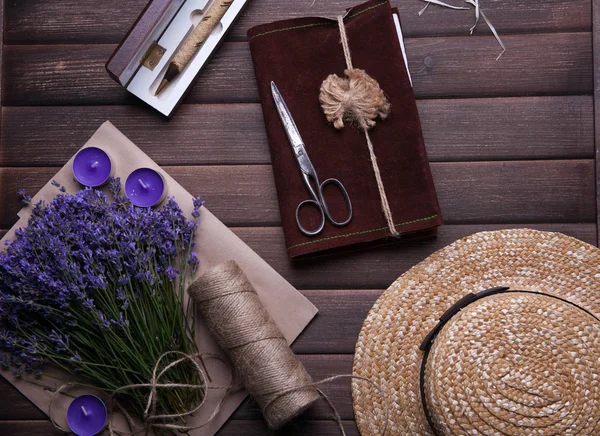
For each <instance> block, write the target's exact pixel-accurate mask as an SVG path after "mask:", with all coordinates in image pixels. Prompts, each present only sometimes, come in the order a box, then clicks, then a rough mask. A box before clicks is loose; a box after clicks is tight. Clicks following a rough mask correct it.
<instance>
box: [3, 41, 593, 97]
mask: <svg viewBox="0 0 600 436" xmlns="http://www.w3.org/2000/svg"><path fill="white" fill-rule="evenodd" d="M503 40H504V43H505V44H506V46H507V47H509V49H508V51H507V52H506V53H505V55H504V56H503V57H502V58H501V60H499V61H496V60H495V58H496V54H497V52H498V47H497V42H496V41H495V39H494V38H493V37H491V36H473V37H468V36H464V37H463V36H461V37H431V38H413V39H409V40H407V42H406V45H407V52H408V61H409V67H410V71H411V75H412V78H413V83H414V89H415V95H416V96H417V97H418V98H441V97H502V96H519V95H546V94H548V95H558V94H561V95H562V94H591V93H592V91H593V71H592V66H591V65H592V40H591V33H589V32H583V33H562V34H558V33H557V34H552V35H544V34H539V35H537V34H536V35H514V36H506V37H504V39H503ZM114 48H115V46H114V45H52V46H23V45H17V46H6V48H5V54H4V56H5V98H4V102H5V105H64V104H73V105H79V104H137V105H141V103H139V102H138V101H137V100H135V98H134V97H133V96H131V95H127V93H126V91H125V90H124V89H123V88H121V87H120V86H119V85H118V84H117V83H115V82H113V81H112V79H110V78H109V77H108V74H107V73H106V71H105V70H104V63H105V62H106V59H108V57H109V55H110V54H111V52H112V50H113V49H114ZM233 83H235V86H231V84H233ZM258 101H259V98H258V92H257V89H256V83H255V78H254V70H253V66H252V61H251V59H250V51H249V48H248V44H247V43H244V42H240V43H226V44H223V46H222V47H221V49H220V50H219V51H218V52H217V53H216V54H215V56H214V58H213V60H212V61H211V62H210V63H209V64H208V65H207V67H206V69H205V70H204V71H203V72H202V74H200V76H199V77H198V79H197V80H196V82H195V83H194V85H193V86H192V87H191V90H190V94H189V96H188V97H187V98H186V99H184V102H185V103H209V102H212V103H215V102H226V103H227V102H229V103H231V102H237V103H239V102H258Z"/></svg>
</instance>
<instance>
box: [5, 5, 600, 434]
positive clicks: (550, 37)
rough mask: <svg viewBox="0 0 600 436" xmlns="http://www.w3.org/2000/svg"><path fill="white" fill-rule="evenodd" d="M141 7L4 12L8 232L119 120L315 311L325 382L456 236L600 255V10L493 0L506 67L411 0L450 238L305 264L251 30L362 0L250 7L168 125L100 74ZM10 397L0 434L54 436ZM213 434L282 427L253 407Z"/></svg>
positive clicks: (407, 10)
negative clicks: (399, 283) (290, 221)
mask: <svg viewBox="0 0 600 436" xmlns="http://www.w3.org/2000/svg"><path fill="white" fill-rule="evenodd" d="M145 2H146V0H127V1H123V0H102V1H98V0H60V1H56V0H6V1H4V2H3V5H2V6H3V7H2V12H3V14H4V20H3V26H4V32H3V38H4V41H3V44H2V45H0V50H1V51H2V56H1V57H0V61H1V63H2V75H1V80H2V87H1V89H2V99H1V103H2V115H1V116H2V119H1V148H0V188H1V192H0V229H7V228H10V227H11V226H12V225H13V224H14V223H15V221H16V212H17V211H18V209H19V207H20V205H19V199H18V198H17V196H16V195H15V192H16V191H17V190H18V189H20V188H25V189H26V190H27V191H29V192H30V193H34V192H36V191H37V190H38V189H39V188H40V187H41V186H42V185H43V184H44V183H45V182H46V181H47V180H48V179H49V178H50V177H51V176H52V175H53V174H54V172H55V171H56V169H57V167H59V166H61V165H63V164H64V162H65V161H67V160H68V159H69V158H70V157H71V155H72V154H73V153H74V152H75V151H76V150H77V149H78V148H79V147H80V146H81V145H82V144H83V143H84V142H85V141H86V140H87V139H88V138H89V137H90V135H91V134H92V133H93V132H94V130H95V129H96V128H97V127H98V126H99V125H100V124H101V123H102V122H103V121H105V120H110V121H112V122H113V123H114V124H115V125H116V126H117V127H118V128H119V129H121V130H122V131H123V132H124V133H125V134H126V135H127V136H128V137H129V138H130V139H131V140H132V141H133V142H135V143H136V144H137V145H138V146H140V147H141V148H142V149H144V150H145V151H146V152H147V153H148V154H149V155H150V157H152V158H153V159H155V160H156V161H157V162H158V163H159V164H161V165H163V166H165V168H166V170H167V171H168V172H169V173H171V174H172V175H173V176H174V177H175V178H176V179H177V180H178V181H179V182H180V183H181V184H182V185H183V186H184V187H186V188H187V189H188V190H189V191H190V192H192V193H193V194H201V195H202V196H203V197H205V199H206V200H207V201H208V205H209V208H210V209H211V211H212V212H213V213H215V214H216V216H217V217H219V218H220V219H221V220H222V221H223V222H225V223H226V224H228V225H229V226H231V228H232V229H233V230H234V231H235V232H236V233H237V234H238V235H239V236H240V237H241V238H242V239H243V240H244V241H246V242H247V243H248V244H249V245H250V246H251V247H252V248H253V249H254V250H256V251H257V252H258V253H259V254H260V255H261V256H263V257H264V258H265V259H266V260H267V262H269V263H270V264H271V265H272V266H273V267H274V268H275V269H276V270H277V271H279V272H280V273H281V274H282V275H283V276H284V277H285V278H286V279H288V280H289V281H290V282H291V283H292V284H293V285H295V286H296V287H297V288H298V289H300V290H302V292H303V293H304V294H305V295H306V296H307V297H308V298H309V299H310V300H311V301H312V302H313V303H314V304H315V305H316V306H317V307H318V308H319V309H320V314H319V315H318V317H317V319H316V320H315V321H314V322H313V323H312V324H311V325H310V326H309V328H308V329H307V330H306V331H305V332H304V333H303V334H302V336H301V337H300V338H299V339H298V341H297V342H296V343H295V344H294V347H293V348H294V350H295V351H296V352H297V353H298V354H299V356H300V359H301V360H302V361H303V362H304V363H305V364H306V366H307V367H308V369H309V371H310V372H311V374H312V375H313V376H314V377H315V378H316V379H320V378H323V377H326V376H329V375H332V374H337V373H349V372H351V370H352V353H353V351H354V344H355V341H356V338H357V335H358V332H359V330H360V327H361V324H362V322H363V319H364V318H365V316H366V314H367V312H368V310H369V308H370V307H371V305H372V304H373V303H374V301H375V300H376V299H377V297H378V296H379V295H380V294H381V292H382V290H383V289H385V288H386V287H387V286H389V284H390V283H391V282H392V281H393V280H394V279H395V278H396V277H397V276H398V275H400V274H401V273H403V272H404V271H406V270H407V269H408V268H410V267H411V266H413V265H415V264H416V263H417V262H419V261H420V260H422V259H423V258H425V257H426V256H428V255H429V254H431V253H432V252H434V251H435V250H437V249H439V248H441V247H443V246H445V245H447V244H449V243H451V242H453V241H454V240H456V239H457V238H460V237H463V236H466V235H469V234H471V233H474V232H478V231H482V230H491V229H501V228H508V227H524V226H526V227H533V228H536V229H542V230H551V231H560V232H564V233H567V234H569V235H572V236H575V237H577V238H580V239H582V240H584V241H587V242H589V243H592V244H596V243H597V237H598V227H597V219H598V213H597V206H596V177H595V174H596V167H597V165H596V162H595V156H596V141H595V136H594V132H595V129H594V124H595V113H594V89H600V83H598V82H596V80H597V79H595V75H594V66H593V64H594V53H593V52H594V50H593V48H594V40H595V41H596V44H595V46H596V47H600V45H598V44H600V36H599V35H598V34H597V33H598V32H596V35H595V34H594V32H593V28H592V22H593V12H594V13H595V14H596V16H597V17H596V20H595V21H596V23H600V21H599V20H600V15H598V14H600V12H599V11H600V0H504V1H493V0H481V4H482V8H483V9H484V11H485V12H486V13H487V15H488V17H489V18H490V19H491V20H492V22H493V24H495V26H496V28H497V30H498V31H499V32H500V34H501V35H502V38H503V40H504V42H505V44H506V46H507V48H508V51H507V52H506V54H505V55H504V57H503V58H502V59H501V60H500V61H498V62H496V61H495V58H496V55H497V54H498V52H499V48H498V46H497V44H496V42H495V40H494V38H493V36H491V33H490V32H489V30H488V29H487V27H486V26H485V24H483V22H482V24H480V25H479V27H478V28H477V31H476V33H475V35H474V36H468V29H469V27H470V26H471V24H472V20H473V15H472V13H470V12H459V11H450V10H448V9H442V8H439V7H436V6H431V7H430V8H429V9H428V10H427V11H426V12H425V14H424V15H423V16H422V17H419V16H418V15H417V12H418V10H419V9H420V8H421V7H422V6H423V3H422V2H421V1H419V0H400V1H399V2H398V6H399V8H400V11H401V14H402V20H403V25H404V33H405V36H406V37H407V39H406V48H407V52H408V58H409V65H410V70H411V74H412V78H413V81H414V88H415V92H416V95H417V98H418V99H419V101H418V104H419V110H420V114H421V118H422V123H423V130H424V134H425V142H426V144H427V148H428V152H429V157H430V159H431V162H432V168H433V174H434V178H435V182H436V185H437V189H438V194H439V198H440V202H441V205H442V210H443V212H444V215H445V219H446V225H445V226H444V227H443V229H442V230H441V233H440V236H439V237H438V238H437V240H430V241H424V242H411V243H408V244H405V245H403V246H395V247H386V248H379V249H375V250H371V251H365V252H360V253H354V254H350V255H345V256H337V257H332V258H328V259H320V260H316V261H310V262H303V263H291V262H290V261H288V259H287V257H286V251H285V246H284V242H283V234H282V231H281V227H280V221H279V212H278V208H277V201H276V195H275V187H274V183H273V178H272V173H271V166H270V158H269V153H268V148H267V143H266V139H265V131H264V127H263V123H262V116H261V109H260V105H259V104H258V94H257V90H256V85H255V80H254V72H253V68H252V62H251V60H250V52H249V50H248V44H247V43H246V36H245V35H246V30H247V29H248V28H249V27H250V26H252V25H255V24H259V23H264V22H268V21H273V20H276V19H283V18H288V17H297V16H303V15H308V14H311V15H328V16H333V15H336V14H339V13H340V12H342V11H343V10H344V9H345V8H346V7H348V6H350V5H353V4H355V3H358V0H333V1H327V0H316V1H315V2H314V5H312V3H313V0H294V1H282V0H254V1H252V3H251V4H250V6H249V7H248V9H247V10H246V12H245V13H244V15H243V16H242V18H241V19H240V20H239V22H238V23H237V24H236V25H235V27H234V29H233V31H232V32H231V34H230V35H229V37H228V39H227V42H226V43H225V44H224V45H223V46H222V48H221V49H220V51H219V52H218V54H217V55H216V56H215V58H214V60H213V61H212V62H211V64H210V66H209V67H208V68H207V69H206V70H205V72H204V73H203V74H202V75H201V77H200V78H199V79H198V81H197V82H196V84H195V85H194V87H193V89H192V91H191V93H190V95H189V96H188V97H187V99H186V100H185V104H184V105H183V106H182V107H181V109H180V110H179V112H178V113H177V114H176V116H175V117H174V118H173V119H172V120H171V121H166V120H164V119H163V118H161V117H160V116H158V115H157V114H155V113H154V112H152V111H151V110H150V109H148V108H147V107H145V106H144V105H142V104H141V103H139V102H138V101H136V99H135V98H133V97H132V96H130V95H127V94H126V93H125V92H124V91H123V90H122V89H121V88H119V87H118V86H117V85H116V84H115V83H114V82H113V81H112V80H110V79H109V77H108V76H107V74H106V72H105V71H104V62H105V61H106V59H107V58H108V56H109V55H110V53H111V52H112V51H113V50H114V48H115V46H116V44H117V43H118V42H119V40H120V39H121V37H122V36H123V35H124V34H125V33H126V31H127V29H128V28H129V27H130V26H131V24H132V23H133V21H134V20H135V17H136V16H137V14H139V12H140V11H141V10H142V8H143V7H144V4H145ZM593 3H594V4H595V6H596V8H595V11H593V6H594V5H593ZM311 5H312V6H311ZM482 21H483V20H482ZM595 83H596V86H595ZM598 127H599V129H598V131H600V126H598ZM0 388H1V389H2V391H1V395H0V434H2V435H28V436H35V435H48V434H60V433H59V432H56V431H55V430H54V429H53V427H52V425H51V424H50V423H49V421H48V420H47V418H46V416H45V415H44V414H43V413H42V412H40V411H39V410H38V409H37V408H36V407H35V406H33V405H32V404H31V403H30V402H29V401H28V400H27V399H26V398H25V397H23V396H22V395H21V394H20V393H19V392H18V391H16V390H15V389H13V388H12V387H11V386H10V385H9V384H8V383H7V382H6V381H4V380H3V379H0ZM326 391H327V393H328V394H330V398H331V399H332V400H333V402H334V403H335V405H336V406H337V408H338V410H339V412H340V414H341V416H342V418H343V419H344V420H345V422H346V426H347V429H348V434H349V435H357V434H358V431H357V430H356V427H355V425H354V422H353V412H352V400H351V395H350V388H349V386H348V384H347V383H346V382H340V383H337V384H335V385H333V386H330V387H328V388H326ZM329 417H330V412H329V411H328V409H327V408H326V407H325V406H324V405H319V406H318V407H315V408H313V409H312V410H311V411H310V412H309V413H308V414H307V415H306V416H305V417H303V418H301V419H300V420H298V421H297V422H295V423H294V424H293V425H291V426H289V427H288V428H286V429H285V430H284V431H281V432H279V433H277V434H280V435H300V434H302V435H304V434H315V435H337V434H338V432H337V430H336V428H335V425H334V424H333V423H332V422H331V421H330V420H328V418H329ZM219 434H220V435H223V436H225V435H239V434H243V435H248V436H249V435H267V434H271V432H270V431H269V430H268V429H267V427H266V425H265V424H264V422H263V420H262V418H261V415H260V413H259V412H258V411H257V408H256V406H254V405H252V404H251V403H249V402H247V403H245V405H244V406H242V407H241V408H240V410H238V411H237V412H236V414H235V415H234V417H233V419H232V420H230V421H229V422H228V423H227V424H226V425H225V427H224V428H223V430H222V431H221V432H220V433H219Z"/></svg>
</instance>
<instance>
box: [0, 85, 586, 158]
mask: <svg viewBox="0 0 600 436" xmlns="http://www.w3.org/2000/svg"><path fill="white" fill-rule="evenodd" d="M593 104H594V102H593V98H592V97H591V96H564V97H563V96H561V97H526V98H495V99H479V98H473V99H446V100H444V99H442V100H420V101H418V106H419V114H420V117H421V123H422V127H423V134H424V137H425V143H426V144H427V152H428V155H429V159H430V160H431V161H433V162H444V161H465V160H470V161H477V160H487V161H489V160H513V159H565V158H569V159H572V158H593V157H594V108H593ZM105 120H110V121H111V122H112V123H113V124H114V125H115V126H117V128H118V129H119V130H121V131H122V132H123V133H124V134H125V135H126V136H127V137H128V138H129V139H131V140H132V141H133V142H134V143H135V144H137V145H138V146H140V147H142V148H143V149H144V150H145V151H146V153H148V155H150V157H152V158H153V159H154V160H155V161H156V162H157V163H159V164H160V165H231V164H268V163H270V161H271V158H270V155H269V150H268V145H267V138H266V133H265V128H264V123H263V118H262V112H261V108H260V105H259V104H256V103H252V104H239V105H227V104H206V105H184V106H182V107H181V108H180V109H179V111H178V112H177V116H176V117H174V118H173V119H171V120H168V121H167V120H165V119H164V118H163V117H160V116H158V115H157V114H155V113H153V112H150V111H149V110H140V109H139V108H137V107H132V106H76V107H70V106H59V107H7V108H5V109H4V111H3V113H2V126H1V127H0V129H1V130H2V131H3V132H4V135H3V138H2V148H1V149H0V166H58V165H62V164H63V163H64V162H66V161H68V160H69V159H70V158H71V156H72V155H73V154H74V153H75V152H76V151H77V150H78V149H79V147H81V145H83V144H84V143H85V142H86V141H87V140H88V139H89V137H90V136H91V135H92V134H93V132H94V130H95V129H96V128H97V126H99V125H100V124H101V123H103V122H104V121H105Z"/></svg>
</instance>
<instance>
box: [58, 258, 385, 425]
mask: <svg viewBox="0 0 600 436" xmlns="http://www.w3.org/2000/svg"><path fill="white" fill-rule="evenodd" d="M188 293H189V294H190V297H191V298H192V300H193V301H194V302H195V303H196V307H198V309H199V310H200V312H201V313H202V316H203V319H204V321H205V323H206V325H207V327H208V329H209V331H210V332H211V333H212V334H213V335H214V337H215V338H216V339H217V342H218V343H219V345H220V346H221V348H222V349H223V351H225V353H226V354H227V356H228V357H229V359H230V361H231V365H229V364H228V363H227V362H226V361H225V360H223V359H222V358H221V357H220V356H218V355H216V354H210V353H199V354H191V355H188V354H184V353H181V352H177V351H170V352H167V353H164V354H163V355H162V356H160V358H159V359H158V360H157V362H156V365H155V366H154V369H153V371H152V378H151V380H150V381H149V382H148V383H141V384H133V385H128V386H123V387H121V388H119V389H117V390H115V391H114V392H113V393H112V394H111V395H110V396H109V399H108V408H109V410H108V420H107V427H108V430H109V433H110V436H134V435H137V434H140V433H145V432H147V431H148V430H150V429H153V428H154V429H162V430H170V431H173V432H176V431H177V432H182V433H186V432H189V431H191V430H196V429H199V428H202V427H205V426H206V425H208V424H209V423H211V422H212V421H213V420H214V419H215V418H216V417H217V415H218V414H219V411H220V410H221V406H222V404H223V403H224V401H225V399H226V398H227V395H228V394H229V393H230V392H231V391H233V390H235V389H239V388H240V387H241V386H242V385H243V387H244V388H245V389H246V391H247V392H248V393H249V394H250V396H251V397H252V398H253V399H254V401H256V403H257V404H258V405H259V407H260V408H261V410H262V412H263V414H264V416H265V420H266V421H267V423H268V424H269V426H270V427H271V428H272V429H274V430H276V429H278V428H281V427H283V426H284V425H285V424H287V423H288V422H289V421H291V420H292V419H293V418H295V417H297V416H298V415H300V414H301V413H302V412H304V411H305V410H306V409H308V408H309V407H310V406H311V405H312V404H313V403H314V402H315V401H317V400H318V399H319V398H323V399H325V401H326V402H327V404H328V406H329V408H330V409H331V411H332V412H333V417H332V419H333V420H334V421H335V422H336V423H337V426H338V428H339V430H340V433H341V434H342V435H343V436H346V432H345V431H344V426H343V423H342V418H341V416H340V414H339V413H338V411H337V409H336V407H335V406H334V404H333V403H332V402H331V400H329V398H328V397H327V395H325V393H323V391H322V390H321V389H319V387H320V386H321V385H325V384H329V383H331V382H334V381H336V380H340V379H351V380H360V381H363V382H365V383H368V384H370V385H371V386H372V387H373V388H374V390H375V391H376V392H377V393H378V394H379V395H380V396H381V397H382V398H384V399H385V396H384V394H383V391H382V390H381V388H380V387H379V386H378V385H377V384H376V383H375V382H373V381H372V380H370V379H368V378H365V377H361V376H355V375H352V374H340V375H334V376H332V377H328V378H325V379H323V380H320V381H316V382H315V381H313V380H312V378H311V377H310V375H309V374H308V372H307V371H306V369H305V368H304V366H303V365H302V363H301V362H300V361H299V360H298V359H297V358H296V356H295V355H294V353H293V352H292V350H291V349H290V347H289V345H288V343H287V341H286V339H285V337H284V335H283V333H282V332H281V330H280V329H279V327H278V326H277V324H275V322H274V321H273V319H272V318H271V316H270V315H269V313H268V312H267V310H266V309H265V307H264V306H263V305H262V303H261V302H260V299H259V297H258V294H257V293H256V290H255V289H254V287H253V286H252V284H251V283H250V281H249V280H248V278H247V277H246V275H245V274H244V272H243V271H242V270H241V268H240V267H239V266H238V265H237V263H236V262H234V261H229V262H226V263H224V264H221V265H217V266H216V267H214V268H212V269H211V270H209V271H208V272H206V273H205V274H204V275H203V276H202V277H200V278H199V279H198V280H196V281H195V282H194V283H193V284H192V285H191V286H190V288H189V290H188ZM169 356H177V357H178V358H177V359H176V360H174V361H173V362H171V363H169V364H168V365H167V366H165V368H164V369H162V370H159V369H160V367H161V363H162V361H163V360H164V359H165V358H166V357H169ZM205 358H215V359H217V360H219V361H221V362H222V363H224V364H225V365H226V366H227V367H228V368H229V369H230V372H231V376H230V379H229V383H228V385H225V386H210V385H208V383H207V380H208V381H210V380H211V379H210V377H209V375H208V371H207V370H206V367H205V365H204V360H203V359H205ZM184 362H190V363H191V364H192V367H193V370H194V371H195V372H196V373H197V375H198V377H199V379H200V383H198V384H185V383H161V382H160V380H161V378H162V377H163V376H165V374H167V373H168V371H169V370H170V369H172V368H174V367H175V366H177V365H180V364H182V363H184ZM199 362H200V363H199ZM238 377H239V379H240V382H241V383H236V382H235V379H236V378H238ZM76 386H82V385H78V384H77V383H67V384H64V385H62V386H61V387H60V388H58V389H57V390H56V391H54V392H53V394H52V397H51V400H50V406H49V410H48V415H49V416H50V419H51V421H52V423H53V424H54V426H55V427H56V428H57V429H59V430H62V431H64V432H68V430H67V429H65V428H63V427H61V426H60V425H59V424H58V423H57V422H56V421H55V420H54V418H53V416H52V406H53V403H54V400H55V398H56V397H57V396H58V395H59V394H60V393H62V392H63V391H64V390H65V389H67V388H71V387H76ZM175 388H181V389H191V390H200V391H203V392H204V395H203V397H202V399H201V400H200V401H199V402H198V404H197V405H195V406H193V407H191V408H190V409H189V410H186V411H184V412H182V413H174V414H162V415H161V414H157V412H156V411H157V406H158V404H159V399H158V391H159V390H161V389H175ZM133 389H149V390H150V392H149V394H148V398H147V401H146V408H145V410H144V414H143V425H142V426H140V425H136V423H135V422H134V419H133V418H132V417H131V415H130V414H129V413H128V412H127V410H125V408H124V407H123V406H122V405H121V404H120V403H119V401H117V396H118V395H119V394H120V393H122V392H124V391H127V390H133ZM209 389H220V390H225V391H226V392H225V395H224V396H223V398H221V400H220V401H219V403H218V404H217V406H216V407H215V409H214V410H213V411H212V413H211V415H210V417H209V418H208V420H207V421H205V422H204V423H203V424H201V425H198V426H190V425H187V424H185V421H184V418H186V417H187V416H189V415H191V414H193V413H195V412H197V411H198V410H200V408H202V407H203V406H204V405H205V402H206V398H207V395H206V392H207V390H209ZM383 403H384V405H385V414H384V417H383V419H384V422H383V424H382V425H381V428H382V433H381V434H382V435H384V436H385V434H386V432H387V427H388V419H389V410H388V406H387V402H386V401H383ZM115 411H118V412H121V413H122V414H123V416H124V417H125V419H126V421H127V424H128V426H129V431H120V430H117V429H115V428H114V413H115ZM165 421H166V422H165ZM177 422H180V423H177ZM181 422H183V423H181Z"/></svg>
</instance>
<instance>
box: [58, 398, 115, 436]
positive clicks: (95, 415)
mask: <svg viewBox="0 0 600 436" xmlns="http://www.w3.org/2000/svg"><path fill="white" fill-rule="evenodd" d="M106 416H107V413H106V406H105V405H104V402H103V401H102V400H101V399H100V398H98V397H96V396H95V395H82V396H80V397H77V398H75V399H74V400H73V401H72V402H71V404H70V405H69V409H68V410H67V422H68V423H69V427H70V428H71V430H72V431H73V433H75V434H76V435H78V436H93V435H95V434H98V433H100V432H101V431H102V429H103V428H104V424H106Z"/></svg>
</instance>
